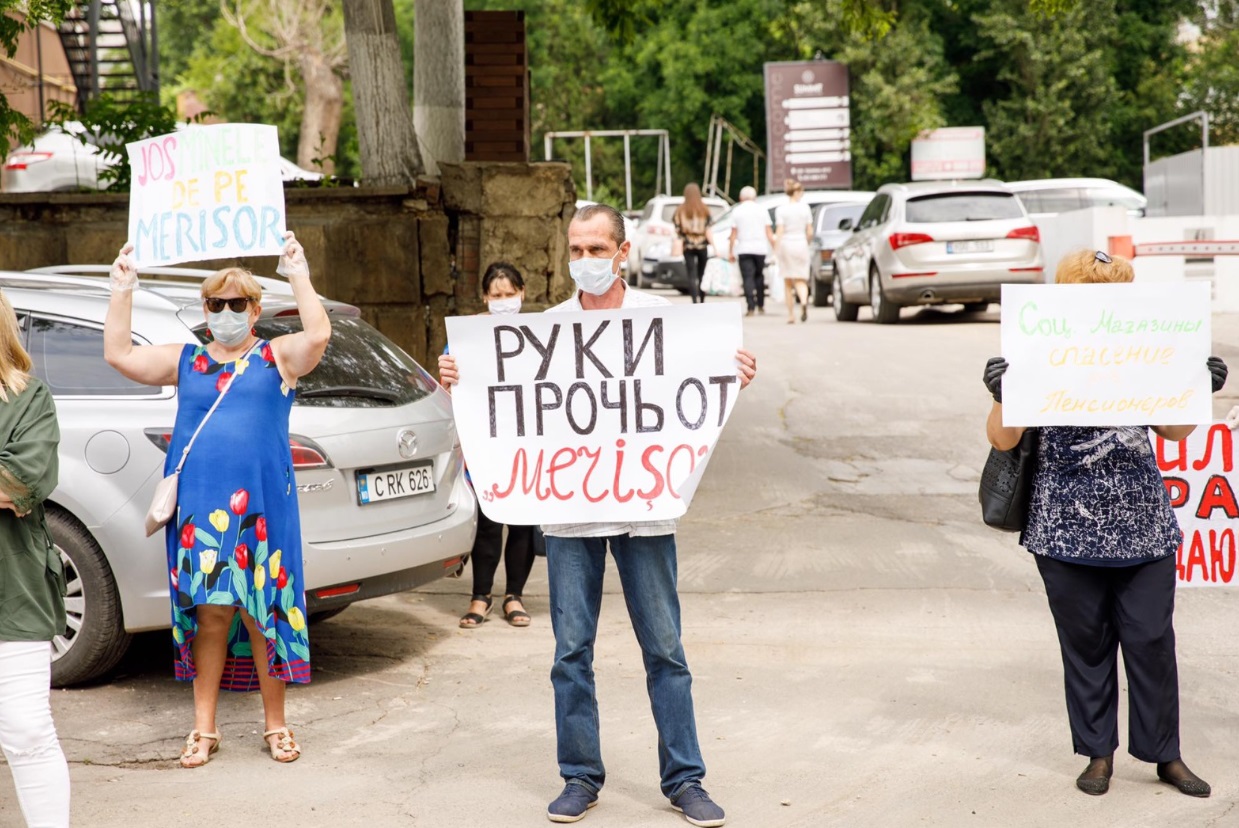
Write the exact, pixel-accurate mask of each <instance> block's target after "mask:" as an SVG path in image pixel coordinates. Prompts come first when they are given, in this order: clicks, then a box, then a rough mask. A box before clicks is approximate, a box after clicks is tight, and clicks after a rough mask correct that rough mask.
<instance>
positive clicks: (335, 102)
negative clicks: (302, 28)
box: [297, 52, 344, 175]
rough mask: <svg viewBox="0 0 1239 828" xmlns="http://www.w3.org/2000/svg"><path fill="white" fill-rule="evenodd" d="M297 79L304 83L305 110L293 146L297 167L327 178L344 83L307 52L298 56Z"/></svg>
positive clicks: (332, 162) (332, 166)
mask: <svg viewBox="0 0 1239 828" xmlns="http://www.w3.org/2000/svg"><path fill="white" fill-rule="evenodd" d="M300 63H301V77H302V80H303V81H304V83H305V111H304V112H302V114H301V140H300V141H299V142H298V144H297V166H299V167H302V168H304V169H307V170H318V171H319V172H321V173H323V174H324V175H331V174H332V173H334V172H335V170H336V161H335V154H336V143H337V141H338V139H339V137H340V119H341V116H342V113H343V110H344V81H342V80H341V79H340V76H339V75H337V74H336V73H335V72H334V71H332V68H331V66H330V65H328V63H327V61H326V60H325V59H324V58H323V56H322V55H320V54H318V53H317V52H307V53H305V54H303V55H302V56H301V61H300Z"/></svg>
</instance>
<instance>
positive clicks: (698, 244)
mask: <svg viewBox="0 0 1239 828" xmlns="http://www.w3.org/2000/svg"><path fill="white" fill-rule="evenodd" d="M671 223H672V224H674V225H675V232H676V235H678V236H679V237H680V241H682V242H683V244H684V269H685V270H687V271H688V292H689V294H690V295H691V296H692V297H693V302H694V303H696V302H704V301H705V300H706V295H705V294H704V293H702V291H701V277H702V276H704V275H705V272H706V262H707V261H708V260H709V247H710V245H711V244H712V243H713V239H711V238H710V208H708V207H706V203H705V201H704V200H702V198H701V188H700V187H698V186H697V185H696V184H689V185H687V186H685V187H684V202H683V203H682V204H681V205H680V206H679V207H676V208H675V213H674V214H673V215H672V216H671Z"/></svg>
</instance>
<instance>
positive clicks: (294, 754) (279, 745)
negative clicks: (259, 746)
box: [262, 727, 301, 764]
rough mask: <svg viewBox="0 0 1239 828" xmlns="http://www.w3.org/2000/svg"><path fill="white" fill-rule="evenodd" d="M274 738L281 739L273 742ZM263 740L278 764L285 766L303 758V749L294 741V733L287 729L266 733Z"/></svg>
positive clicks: (278, 728)
mask: <svg viewBox="0 0 1239 828" xmlns="http://www.w3.org/2000/svg"><path fill="white" fill-rule="evenodd" d="M272 736H277V737H279V738H277V739H276V740H275V741H274V742H272V741H271V737H272ZM262 738H263V741H265V742H266V743H267V747H268V748H270V749H271V758H272V759H274V760H275V761H277V762H281V763H284V764H287V763H288V762H296V761H297V759H298V758H300V756H301V748H300V747H298V746H297V743H296V742H295V741H293V732H292V731H291V730H289V729H288V728H287V727H277V728H276V729H275V730H268V731H265V732H264V733H263V734H262ZM277 751H278V752H277ZM281 754H282V755H281Z"/></svg>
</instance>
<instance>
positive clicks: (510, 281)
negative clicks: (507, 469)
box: [440, 262, 535, 630]
mask: <svg viewBox="0 0 1239 828" xmlns="http://www.w3.org/2000/svg"><path fill="white" fill-rule="evenodd" d="M482 296H483V298H484V299H485V301H486V310H485V311H483V312H482V313H483V314H491V315H495V316H506V315H508V314H516V313H520V309H521V302H522V300H523V299H524V298H525V280H524V279H523V278H521V274H520V271H519V270H517V269H516V268H515V267H513V266H512V265H510V264H508V263H507V262H495V263H494V264H492V265H491V266H490V267H488V268H486V273H485V274H483V276H482ZM444 357H447V353H446V352H445V353H444V355H443V357H440V359H443V358H444ZM444 387H445V388H446V389H447V392H448V393H449V394H450V393H451V392H452V389H451V386H444ZM534 542H535V528H534V527H533V526H508V542H507V545H506V546H505V545H504V543H503V524H502V523H496V522H495V521H493V520H491V519H490V518H488V517H487V516H486V514H485V513H484V512H483V511H482V510H480V509H479V510H478V533H477V536H476V538H475V539H474V541H473V551H472V552H470V553H469V560H470V561H471V562H472V564H473V596H472V597H471V598H470V600H469V609H468V611H467V612H465V614H464V615H463V616H461V618H460V626H461V627H463V628H464V629H467V630H471V629H473V628H474V627H478V626H481V625H482V622H484V621H485V620H486V616H488V615H489V614H490V611H491V607H493V606H494V598H493V597H492V596H491V589H492V587H493V586H494V582H495V571H496V570H497V569H498V568H499V558H500V556H501V555H502V557H503V562H504V573H505V575H506V576H507V584H506V587H507V588H506V589H505V591H504V595H503V618H504V620H505V621H507V622H508V623H509V624H511V625H512V626H513V627H528V626H529V621H530V618H529V613H527V612H526V611H525V606H524V604H523V603H522V601H521V593H522V592H524V590H525V581H527V580H528V579H529V573H530V571H531V570H532V569H533V559H534Z"/></svg>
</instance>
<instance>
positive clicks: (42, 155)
mask: <svg viewBox="0 0 1239 828" xmlns="http://www.w3.org/2000/svg"><path fill="white" fill-rule="evenodd" d="M51 157H52V154H51V153H50V152H15V153H12V154H11V155H9V158H8V160H7V161H5V162H4V168H5V169H6V170H24V169H26V168H27V167H28V166H30V165H31V164H38V163H39V162H41V161H47V160H49V159H50V158H51Z"/></svg>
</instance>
